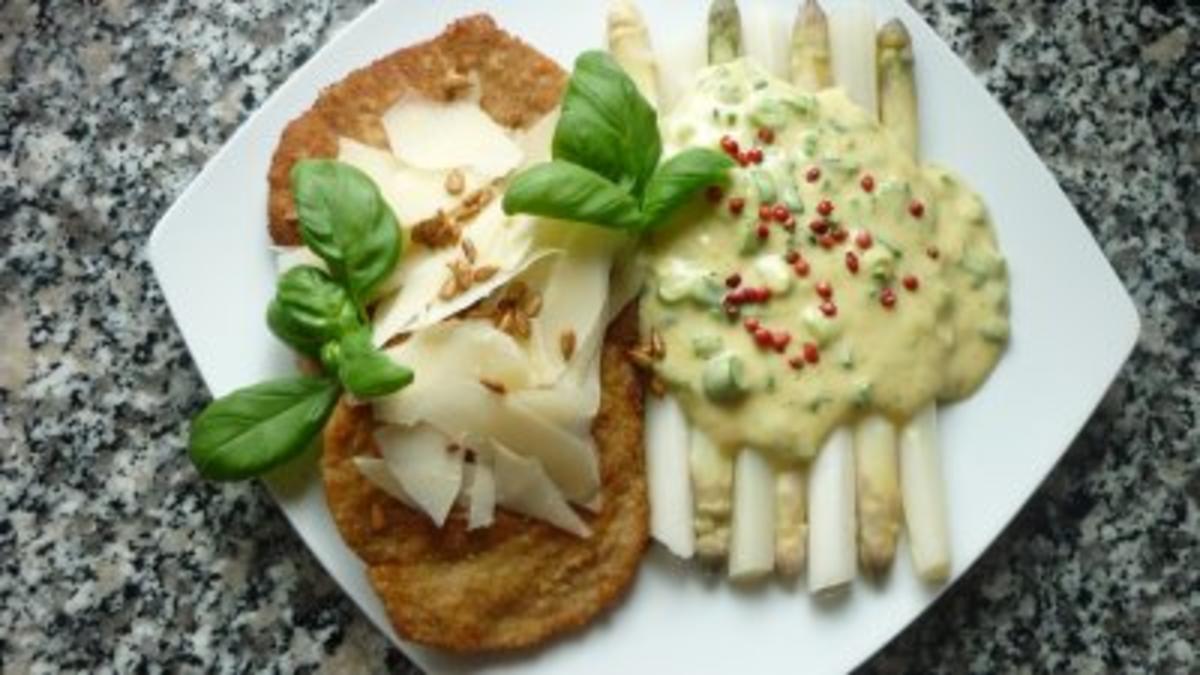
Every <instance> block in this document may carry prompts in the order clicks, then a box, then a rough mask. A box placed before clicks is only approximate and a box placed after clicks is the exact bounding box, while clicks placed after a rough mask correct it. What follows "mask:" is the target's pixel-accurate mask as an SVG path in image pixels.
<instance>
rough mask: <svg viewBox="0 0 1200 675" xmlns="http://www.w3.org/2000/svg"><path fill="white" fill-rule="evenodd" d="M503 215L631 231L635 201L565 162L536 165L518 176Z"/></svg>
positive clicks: (638, 218) (635, 223)
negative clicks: (554, 219) (555, 219)
mask: <svg viewBox="0 0 1200 675" xmlns="http://www.w3.org/2000/svg"><path fill="white" fill-rule="evenodd" d="M503 206H504V212H505V213H508V214H513V213H531V214H533V215H537V216H546V217H549V218H558V219H562V220H576V221H581V222H585V223H592V224H594V225H601V226H604V227H612V228H616V229H625V230H633V229H637V228H638V227H640V226H641V222H642V215H641V212H640V210H639V209H638V204H637V201H636V200H635V199H634V198H633V197H632V196H630V195H629V194H628V193H627V192H625V191H624V190H622V189H621V188H619V187H617V186H616V185H613V184H612V182H610V181H609V180H607V179H605V178H604V177H603V176H601V175H599V174H597V173H595V172H592V171H589V170H588V169H585V168H583V167H581V166H576V165H574V164H570V163H568V162H561V161H553V162H547V163H544V164H538V165H536V166H534V167H531V168H530V169H528V170H527V171H524V172H522V173H520V174H518V175H517V176H516V177H515V178H514V179H513V181H512V183H511V184H510V185H509V186H508V190H506V191H505V193H504V202H503Z"/></svg>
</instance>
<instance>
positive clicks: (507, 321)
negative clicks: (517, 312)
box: [496, 311, 514, 335]
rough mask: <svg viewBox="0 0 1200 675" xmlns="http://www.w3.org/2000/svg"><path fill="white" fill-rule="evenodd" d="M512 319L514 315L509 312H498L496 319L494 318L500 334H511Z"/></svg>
mask: <svg viewBox="0 0 1200 675" xmlns="http://www.w3.org/2000/svg"><path fill="white" fill-rule="evenodd" d="M513 317H514V313H513V312H511V311H507V312H500V314H499V315H497V318H496V328H497V329H498V330H500V331H501V332H504V333H508V334H509V335H512V334H513V320H514V319H513Z"/></svg>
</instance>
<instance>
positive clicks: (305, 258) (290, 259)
mask: <svg viewBox="0 0 1200 675" xmlns="http://www.w3.org/2000/svg"><path fill="white" fill-rule="evenodd" d="M301 265H308V266H310V267H316V268H319V269H323V270H325V271H327V272H328V271H329V268H328V267H326V266H325V261H324V260H321V257H320V256H318V255H317V254H316V253H313V252H312V249H310V248H309V247H307V246H276V247H275V269H276V270H278V271H279V276H283V275H284V274H286V273H287V271H288V270H290V269H292V268H293V267H300V266H301Z"/></svg>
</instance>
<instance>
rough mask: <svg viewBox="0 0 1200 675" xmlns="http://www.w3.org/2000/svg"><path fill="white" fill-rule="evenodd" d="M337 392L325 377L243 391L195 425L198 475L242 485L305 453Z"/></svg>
mask: <svg viewBox="0 0 1200 675" xmlns="http://www.w3.org/2000/svg"><path fill="white" fill-rule="evenodd" d="M338 393H339V388H338V385H337V383H336V382H334V381H333V380H330V379H327V378H322V377H295V378H288V379H282V380H272V381H270V382H263V383H261V384H256V385H254V386H251V387H246V388H244V389H239V390H237V391H235V392H233V393H232V394H229V395H228V396H224V397H222V398H219V399H217V400H215V401H213V402H212V403H210V404H209V405H208V407H207V408H205V409H204V411H203V412H201V413H200V414H199V415H197V416H196V418H195V419H194V420H193V421H192V427H191V438H190V440H189V444H188V455H189V456H190V457H191V459H192V463H193V464H195V465H196V468H197V469H199V470H200V475H202V476H204V477H205V478H209V479H212V480H241V479H244V478H252V477H254V476H258V475H261V474H262V473H264V472H266V471H267V470H269V469H272V468H274V467H276V466H278V465H280V464H282V463H284V462H286V461H287V460H289V459H291V458H293V457H295V456H296V455H298V454H300V453H301V452H303V451H304V449H305V448H306V447H308V444H309V442H310V441H312V439H313V437H315V436H316V435H317V432H319V431H320V430H321V427H322V426H323V425H324V424H325V420H326V418H328V417H329V413H330V412H332V411H333V406H334V405H335V404H336V403H337V399H338Z"/></svg>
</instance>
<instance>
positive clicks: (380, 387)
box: [326, 330, 413, 398]
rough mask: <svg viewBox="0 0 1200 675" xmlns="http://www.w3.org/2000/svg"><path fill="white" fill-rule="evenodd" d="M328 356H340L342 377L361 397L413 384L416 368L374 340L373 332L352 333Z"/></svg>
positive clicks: (339, 369)
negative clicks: (397, 360)
mask: <svg viewBox="0 0 1200 675" xmlns="http://www.w3.org/2000/svg"><path fill="white" fill-rule="evenodd" d="M328 351H329V354H328V355H327V357H326V358H327V359H330V360H336V369H337V374H338V379H339V380H341V381H342V385H343V386H345V387H346V389H347V390H348V391H349V392H350V393H351V394H354V395H355V396H357V397H359V398H375V397H376V396H385V395H387V394H390V393H392V392H394V391H397V390H399V389H403V388H404V387H407V386H408V385H410V384H412V381H413V372H412V371H411V370H409V369H408V368H406V367H404V366H402V365H400V364H398V363H396V362H395V361H393V360H392V358H391V357H390V356H388V355H387V354H385V353H383V352H382V351H380V350H378V349H376V348H375V346H374V345H372V344H371V333H370V332H369V331H367V330H360V331H355V332H353V333H350V334H349V335H346V336H345V337H343V338H342V339H341V340H340V341H339V342H338V343H337V349H331V350H328Z"/></svg>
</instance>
